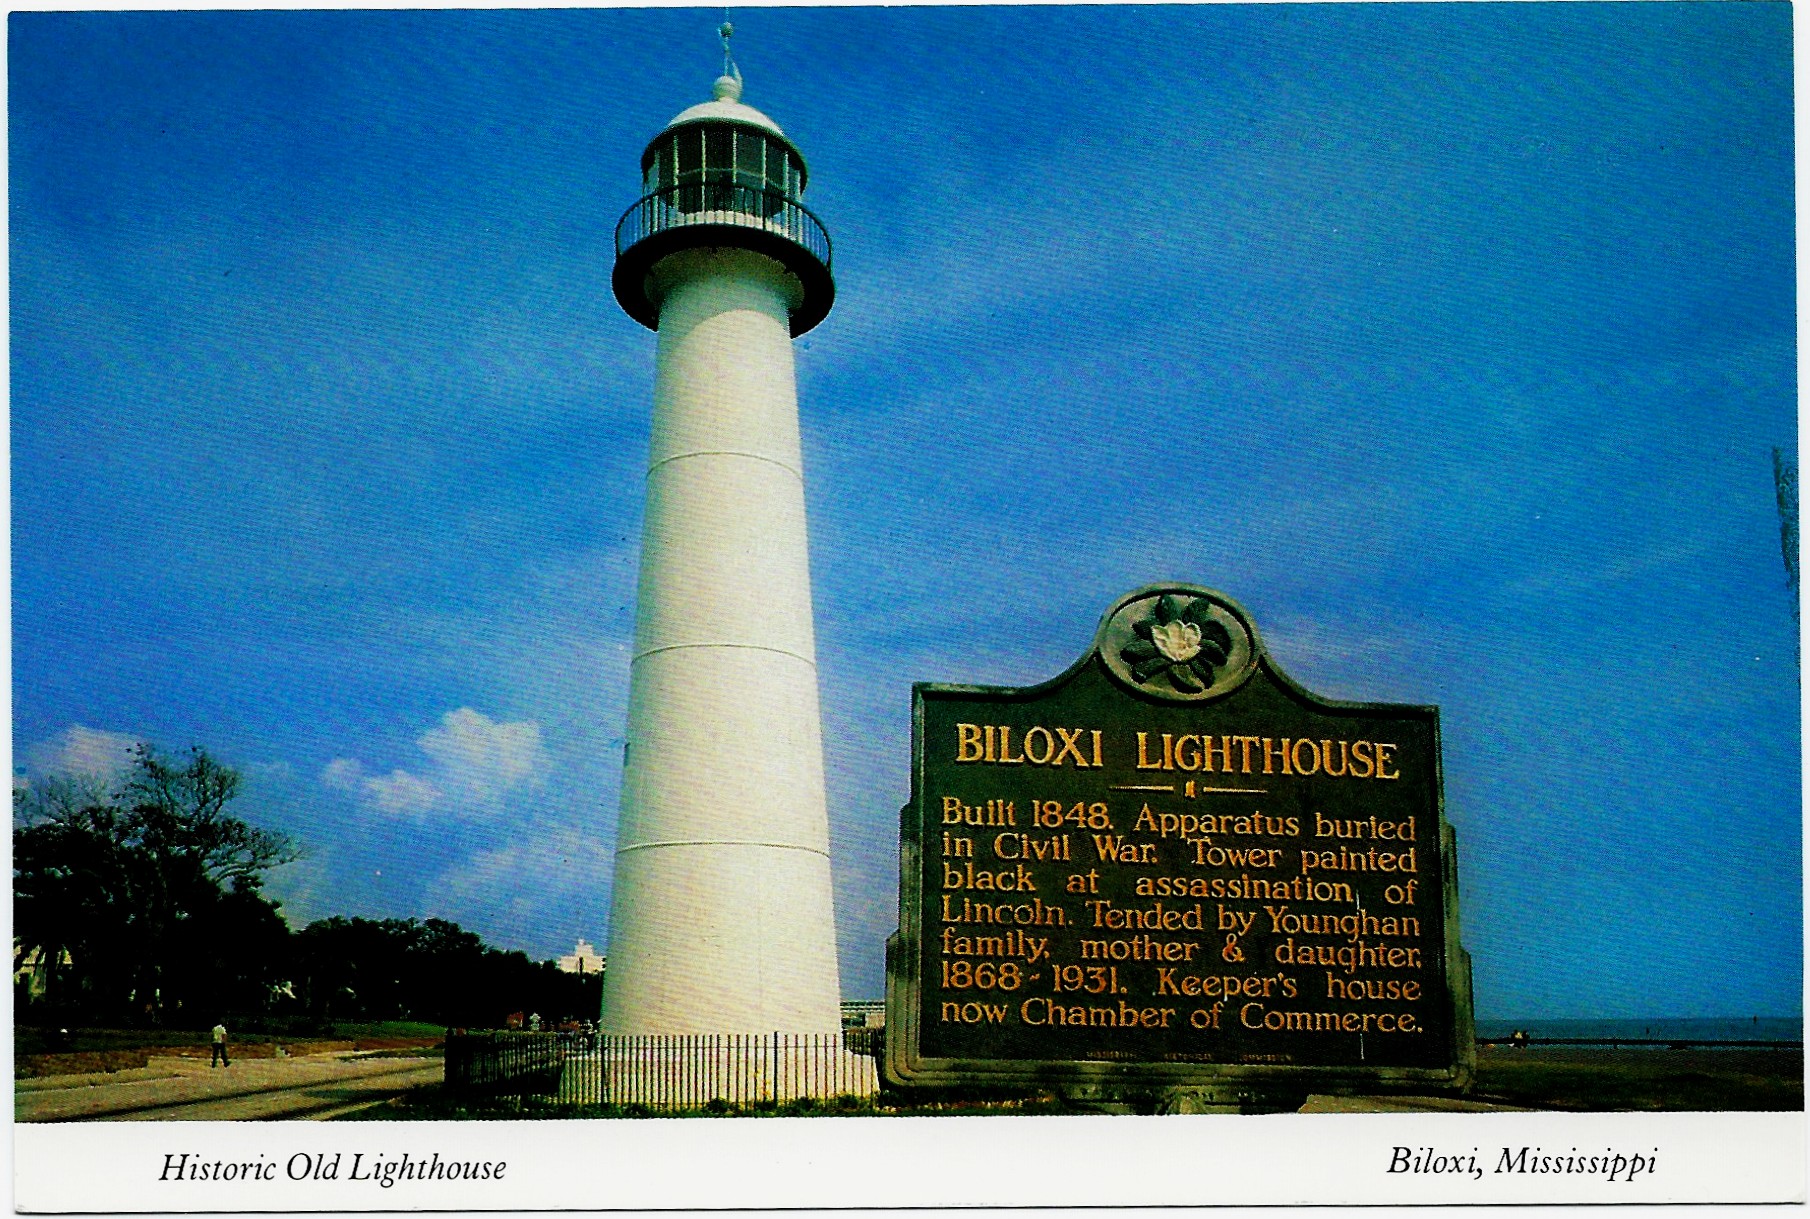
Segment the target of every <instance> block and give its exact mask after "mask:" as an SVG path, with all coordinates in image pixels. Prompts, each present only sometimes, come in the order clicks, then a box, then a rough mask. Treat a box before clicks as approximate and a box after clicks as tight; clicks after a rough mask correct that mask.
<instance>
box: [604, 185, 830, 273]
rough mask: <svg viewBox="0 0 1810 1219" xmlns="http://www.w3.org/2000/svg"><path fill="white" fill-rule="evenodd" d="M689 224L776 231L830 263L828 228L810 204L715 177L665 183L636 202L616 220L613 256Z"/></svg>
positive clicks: (618, 255) (782, 194)
mask: <svg viewBox="0 0 1810 1219" xmlns="http://www.w3.org/2000/svg"><path fill="white" fill-rule="evenodd" d="M693 224H728V225H734V226H736V227H738V228H748V229H759V230H761V231H763V232H768V233H776V234H778V235H780V236H783V237H786V238H788V239H789V240H791V241H792V242H794V243H796V244H797V245H800V246H802V247H803V248H805V249H806V250H809V251H810V252H811V254H812V255H814V256H815V257H816V259H817V260H818V261H819V262H821V263H822V264H823V265H824V266H825V267H826V268H827V267H828V266H829V265H830V235H829V232H828V230H826V229H825V228H824V227H823V222H822V221H821V220H819V219H817V217H816V216H815V215H814V214H813V213H812V212H811V209H810V208H808V207H806V206H805V205H804V204H802V203H800V202H799V201H798V200H796V199H794V198H792V197H791V196H790V195H787V194H786V193H785V192H783V191H778V190H773V189H770V188H766V187H757V186H748V185H744V184H742V183H739V182H734V181H731V180H728V179H716V178H711V179H706V180H704V181H700V182H692V183H687V184H683V185H680V186H668V187H664V188H662V189H660V190H657V191H654V192H653V193H652V194H650V195H643V196H642V197H641V198H640V199H638V200H636V201H635V203H634V205H633V206H631V207H630V208H629V209H628V211H626V212H624V213H623V214H622V219H621V220H619V221H617V222H616V255H617V257H618V258H620V257H621V256H622V253H623V251H625V250H627V249H628V248H629V247H630V246H633V245H635V244H637V243H638V242H641V241H643V240H645V239H647V238H649V237H652V236H653V235H654V234H656V233H663V232H665V231H667V230H668V229H676V228H684V227H685V226H687V225H693Z"/></svg>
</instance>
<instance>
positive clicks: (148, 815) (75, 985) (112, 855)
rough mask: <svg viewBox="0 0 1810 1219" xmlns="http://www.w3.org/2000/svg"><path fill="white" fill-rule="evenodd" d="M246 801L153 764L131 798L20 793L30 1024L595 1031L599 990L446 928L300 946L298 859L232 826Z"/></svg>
mask: <svg viewBox="0 0 1810 1219" xmlns="http://www.w3.org/2000/svg"><path fill="white" fill-rule="evenodd" d="M239 787H240V780H239V775H238V773H237V772H236V771H234V770H232V769H231V768H230V767H226V766H222V765H221V764H220V763H218V762H216V761H215V760H214V759H213V758H211V757H209V756H208V754H207V753H206V751H204V750H201V749H195V750H191V751H190V753H189V754H188V755H187V757H185V758H182V759H171V758H167V757H165V756H163V755H162V754H160V753H159V752H158V751H157V750H155V749H153V748H151V747H150V746H140V747H138V748H137V749H136V750H135V751H134V753H133V757H132V763H131V767H130V770H129V772H128V774H127V777H126V779H125V781H124V782H123V783H121V784H120V785H119V787H118V788H117V789H114V790H108V789H107V788H106V787H103V786H101V785H99V784H97V783H95V782H93V781H90V780H85V779H82V778H76V777H58V778H53V779H50V780H48V781H45V782H42V783H37V784H32V785H31V786H28V787H23V788H16V789H15V791H14V825H13V937H14V938H13V962H14V974H15V995H14V998H15V1007H14V1010H15V1013H16V1016H17V1019H18V1020H19V1021H20V1022H21V1023H58V1024H66V1025H68V1024H87V1025H122V1026H144V1025H169V1026H172V1027H205V1026H206V1025H209V1024H212V1023H214V1022H215V1021H217V1020H221V1019H224V1018H228V1017H230V1018H232V1019H234V1020H236V1021H238V1022H239V1023H240V1025H241V1026H246V1025H247V1024H248V1022H249V1023H250V1024H256V1023H258V1022H261V1021H264V1020H283V1019H285V1018H287V1019H289V1020H291V1021H294V1020H302V1021H315V1022H322V1023H325V1022H330V1021H340V1022H353V1021H360V1022H362V1021H375V1020H417V1021H425V1022H431V1023H436V1024H442V1025H447V1026H466V1027H478V1028H483V1027H490V1026H494V1025H500V1024H502V1023H504V1021H505V1019H506V1018H507V1016H508V1015H509V1014H510V1013H513V1012H517V1011H532V1012H539V1013H540V1014H541V1015H542V1016H543V1017H544V1018H545V1019H547V1020H550V1021H551V1020H559V1019H563V1018H565V1017H568V1016H571V1017H577V1018H578V1019H585V1018H587V1017H589V1018H595V1016H596V1013H597V1009H598V1004H599V1001H600V999H601V987H602V978H601V975H595V974H593V975H576V974H568V973H563V972H561V971H560V970H559V969H558V968H557V967H556V966H555V965H554V964H553V963H552V962H551V961H540V962H536V961H531V960H530V959H529V958H528V956H527V954H525V953H522V952H504V951H501V950H498V949H496V948H492V947H490V946H488V945H486V944H485V943H484V942H483V941H482V940H481V939H480V938H479V937H478V936H477V935H476V934H475V933H474V932H470V931H466V930H465V929H464V928H462V927H460V926H459V925H458V924H457V923H452V922H448V921H446V920H444V919H433V918H430V919H426V920H420V919H413V918H410V919H364V918H343V917H339V916H335V917H332V918H327V919H321V920H318V921H316V922H313V923H310V924H308V925H307V926H306V927H303V928H302V929H300V930H299V931H297V930H292V929H291V928H290V926H289V924H288V923H287V922H286V921H285V920H284V918H283V916H282V914H281V912H280V910H279V908H278V905H277V903H276V902H274V901H272V900H271V899H270V898H268V897H266V896H265V895H264V892H263V886H264V878H265V875H266V873H268V872H269V871H270V869H272V868H274V867H277V866H279V865H280V864H284V863H287V862H290V861H291V860H293V859H295V858H296V857H297V851H296V847H295V845H294V844H293V843H292V842H291V841H290V840H289V839H288V838H286V837H285V836H283V835H281V834H276V833H272V832H270V831H268V830H263V829H258V828H256V827H254V826H252V825H250V824H248V823H247V822H246V821H244V820H243V819H241V818H239V817H236V816H234V815H233V814H232V813H231V812H230V811H229V806H230V805H231V803H232V801H233V800H234V798H235V797H236V796H237V795H238V794H239ZM26 962H30V963H31V966H32V968H31V969H30V970H26V971H21V969H20V966H21V965H22V964H23V963H26Z"/></svg>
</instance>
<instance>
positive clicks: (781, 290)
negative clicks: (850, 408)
mask: <svg viewBox="0 0 1810 1219" xmlns="http://www.w3.org/2000/svg"><path fill="white" fill-rule="evenodd" d="M728 34H729V29H728V27H727V26H726V25H725V27H724V29H723V36H724V48H725V74H724V75H723V76H722V77H721V78H719V79H718V80H717V82H716V86H715V90H714V92H715V98H714V99H713V100H711V101H708V102H704V103H702V104H701V105H696V106H693V107H691V108H690V109H688V110H686V111H684V112H683V113H681V114H680V115H679V116H678V117H676V118H674V119H673V120H672V122H670V123H668V124H667V125H666V128H665V129H664V130H663V131H661V132H660V134H659V135H657V136H655V137H654V139H653V141H652V142H651V143H649V144H648V145H647V149H646V151H645V152H644V153H643V154H642V157H641V169H642V196H641V198H640V199H639V200H638V201H637V202H636V203H635V205H634V206H633V207H631V208H630V209H629V210H628V212H627V213H626V214H625V215H624V216H623V218H622V220H621V222H620V223H619V224H618V225H617V227H616V267H615V273H614V276H613V286H614V289H615V293H616V299H617V301H618V302H619V303H620V304H621V305H622V307H623V308H624V309H625V310H627V311H628V314H629V316H630V317H633V318H634V319H635V320H636V321H638V322H640V323H642V324H643V325H645V326H648V327H650V328H651V329H653V330H655V331H657V333H658V336H659V337H658V345H657V355H656V357H655V366H654V414H653V444H652V452H651V454H650V455H649V458H648V469H647V515H646V523H645V526H644V531H643V534H642V547H641V583H640V589H639V593H638V602H637V611H636V624H635V650H634V658H633V661H632V666H631V676H630V686H629V722H628V747H627V751H626V760H625V773H624V777H623V789H622V809H621V817H620V823H619V829H618V841H617V846H616V874H615V885H614V890H613V895H612V898H611V903H610V946H609V968H608V970H607V971H606V972H605V975H604V997H603V1028H604V1031H606V1032H610V1033H626V1034H673V1033H769V1032H782V1033H830V1032H834V1031H836V1030H837V1029H838V1027H839V1024H840V1021H839V998H840V990H839V985H838V979H837V972H836V926H835V918H834V914H833V911H832V908H831V896H830V893H831V887H830V857H829V827H828V816H827V813H826V808H825V800H824V783H823V743H822V728H821V721H820V716H819V711H818V699H817V666H816V648H815V642H814V637H813V630H812V623H811V581H810V565H809V560H808V553H807V546H806V534H805V509H804V470H803V464H802V461H801V455H800V446H799V430H798V398H797V385H796V381H795V378H794V375H793V368H792V339H793V338H794V337H795V336H797V335H800V334H803V333H804V332H805V331H807V330H809V329H811V327H813V326H815V325H816V324H817V323H818V322H820V321H822V320H823V318H824V316H825V315H826V314H827V313H828V312H829V309H830V303H831V301H832V300H833V299H834V297H835V284H834V281H833V280H832V278H831V276H830V244H829V236H828V234H827V233H825V231H824V228H823V226H822V224H820V223H819V222H818V220H817V218H816V217H815V216H813V215H812V214H811V213H810V212H809V211H808V210H806V209H805V207H804V205H803V203H801V202H800V196H801V195H802V194H803V191H804V186H805V179H806V170H805V161H804V157H803V156H802V155H801V154H800V153H799V151H798V148H797V147H796V146H795V145H794V144H793V143H792V141H791V140H789V139H787V138H786V136H785V133H784V132H782V131H781V130H780V129H779V127H778V125H777V124H775V123H774V122H773V120H771V119H769V118H768V117H767V116H766V115H764V114H762V113H761V112H760V111H758V110H755V109H753V108H752V107H750V106H747V105H744V104H743V103H742V100H741V93H742V86H741V74H740V73H739V72H738V71H736V69H735V68H734V65H733V63H732V61H730V60H729V59H728V56H727V47H728V42H727V39H728Z"/></svg>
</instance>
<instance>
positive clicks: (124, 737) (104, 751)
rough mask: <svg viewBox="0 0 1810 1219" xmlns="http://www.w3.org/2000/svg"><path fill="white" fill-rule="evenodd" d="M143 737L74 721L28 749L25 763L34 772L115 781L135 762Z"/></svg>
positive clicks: (106, 781) (105, 781) (104, 781)
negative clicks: (136, 751)
mask: <svg viewBox="0 0 1810 1219" xmlns="http://www.w3.org/2000/svg"><path fill="white" fill-rule="evenodd" d="M140 739H141V738H139V737H136V736H132V735H131V734H129V733H124V732H103V731H101V730H99V729H96V728H84V727H82V726H81V725H80V724H71V725H70V726H69V727H68V728H65V729H64V730H63V731H62V732H60V733H58V734H57V735H56V736H54V737H52V738H50V739H49V740H48V741H40V742H38V743H37V744H36V745H33V746H32V747H31V748H29V749H27V750H26V751H25V762H26V765H27V767H28V768H29V769H30V770H31V771H32V773H34V774H39V775H70V776H78V777H81V778H86V779H95V780H98V781H100V782H103V783H108V782H112V781H113V780H115V779H118V778H120V777H121V776H122V775H124V774H125V772H126V770H127V768H128V767H130V766H131V765H132V751H133V749H135V748H136V747H137V746H138V744H139V741H140Z"/></svg>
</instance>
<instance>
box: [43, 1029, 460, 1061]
mask: <svg viewBox="0 0 1810 1219" xmlns="http://www.w3.org/2000/svg"><path fill="white" fill-rule="evenodd" d="M227 1029H228V1031H229V1033H230V1034H231V1037H232V1043H233V1044H234V1045H256V1044H260V1043H264V1042H272V1041H279V1042H285V1043H287V1042H294V1041H301V1040H318V1041H353V1040H357V1039H359V1038H366V1037H378V1038H382V1037H411V1038H419V1037H435V1038H437V1037H440V1036H442V1035H444V1034H445V1032H446V1027H445V1026H444V1025H440V1024H424V1023H422V1022H420V1021H413V1020H386V1021H377V1022H368V1023H363V1022H361V1023H349V1022H348V1023H340V1022H337V1021H334V1022H325V1021H304V1020H283V1021H276V1020H273V1021H268V1022H264V1027H263V1028H261V1029H260V1028H253V1027H247V1028H238V1027H235V1026H233V1025H231V1024H228V1025H227ZM212 1039H213V1038H212V1035H211V1034H210V1032H209V1030H208V1029H206V1028H196V1029H178V1028H155V1029H109V1028H71V1029H70V1030H69V1034H68V1036H67V1037H64V1036H62V1035H60V1034H59V1032H58V1031H57V1030H56V1029H55V1028H39V1027H27V1026H25V1025H19V1026H16V1027H15V1028H14V1029H13V1053H14V1055H15V1056H21V1057H22V1056H24V1055H28V1054H66V1053H85V1052H102V1053H104V1052H106V1051H110V1050H144V1049H161V1048H164V1047H170V1046H197V1045H198V1046H206V1045H207V1044H208V1043H209V1042H210V1041H211V1040H212Z"/></svg>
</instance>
